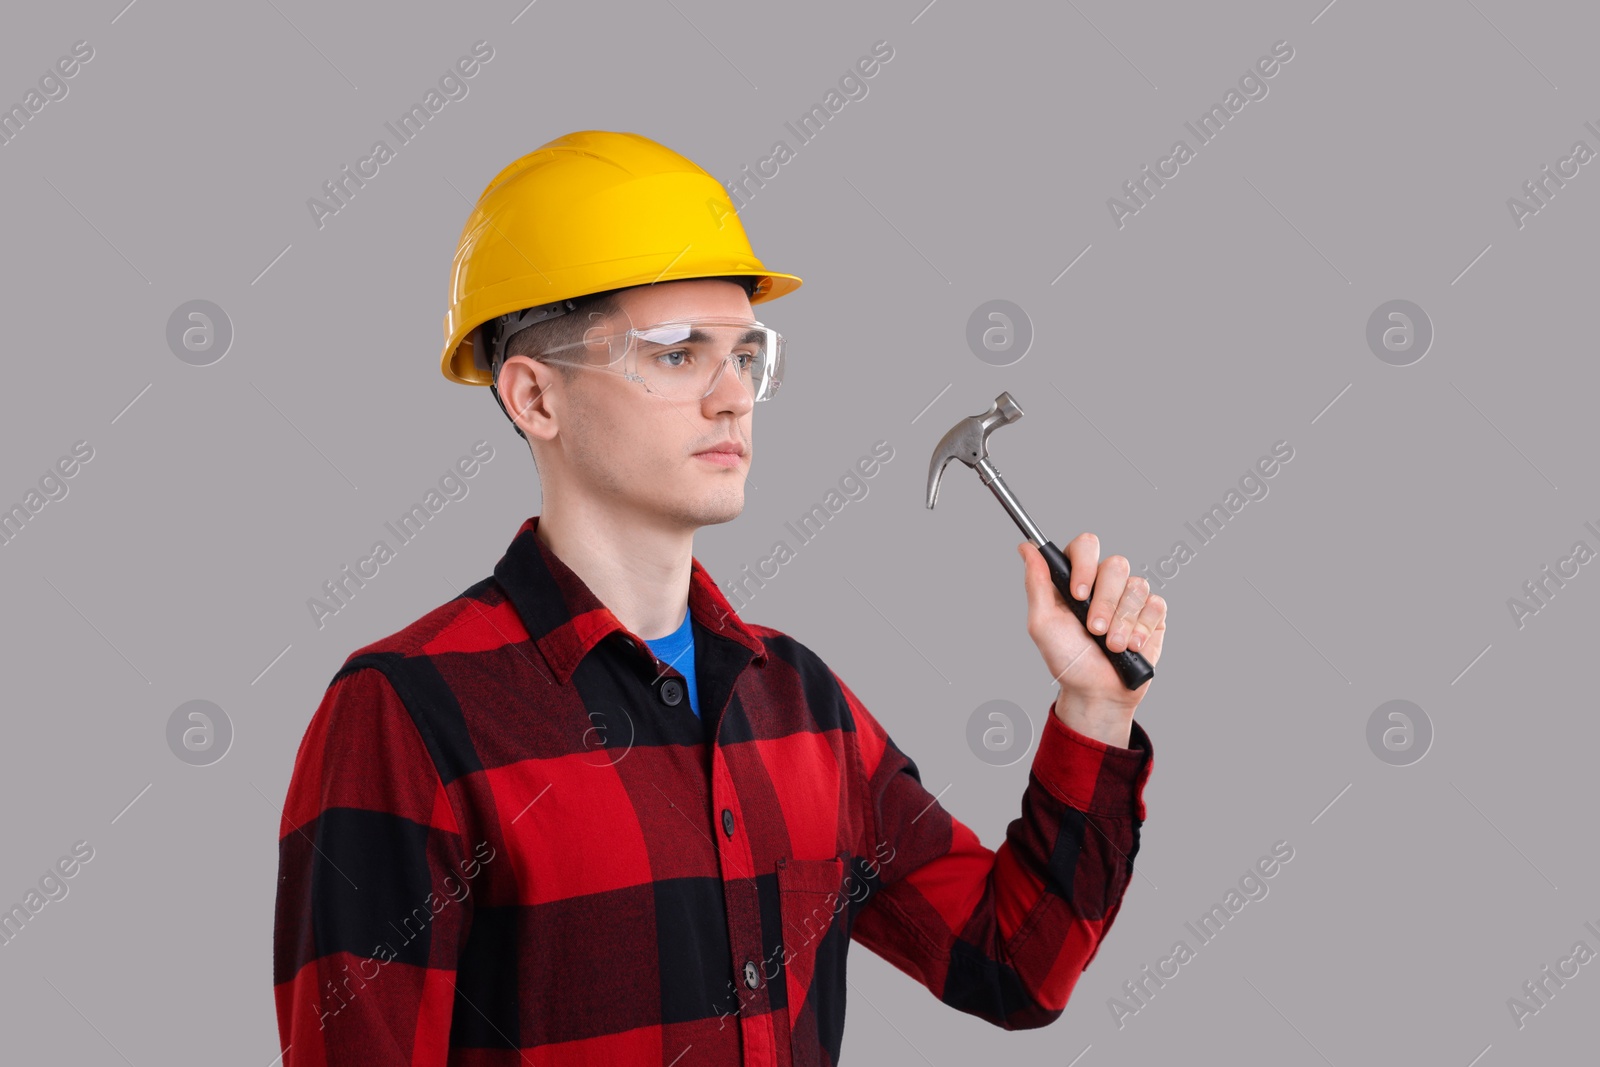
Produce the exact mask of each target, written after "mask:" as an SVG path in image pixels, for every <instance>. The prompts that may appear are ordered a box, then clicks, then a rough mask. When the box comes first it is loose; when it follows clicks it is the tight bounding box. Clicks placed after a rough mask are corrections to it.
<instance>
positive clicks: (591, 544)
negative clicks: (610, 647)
mask: <svg viewBox="0 0 1600 1067" xmlns="http://www.w3.org/2000/svg"><path fill="white" fill-rule="evenodd" d="M534 536H536V537H538V538H539V540H540V542H542V543H543V544H544V545H545V547H547V548H549V549H550V550H551V551H552V552H554V553H555V554H556V556H557V557H558V558H559V559H560V560H561V562H562V563H565V564H566V565H567V566H568V567H570V568H572V571H573V573H574V574H576V575H577V576H578V577H579V578H582V579H583V582H584V584H585V585H587V586H588V587H589V588H590V589H591V590H592V591H593V592H594V594H595V596H597V597H599V598H600V602H601V603H602V604H604V605H605V606H606V607H608V608H610V609H611V613H612V614H613V615H615V616H616V617H617V620H618V621H619V622H621V623H622V625H623V626H626V627H627V628H628V629H629V630H631V631H632V632H633V633H636V634H638V635H639V636H640V637H642V638H644V639H645V640H647V641H654V640H655V639H656V638H658V637H665V636H667V635H668V634H670V633H672V632H673V631H675V630H677V628H678V627H679V626H681V625H682V624H683V619H684V613H685V612H686V611H687V610H688V602H689V573H690V566H691V559H692V557H693V554H694V532H693V531H687V532H684V531H679V530H675V529H666V528H662V527H653V526H647V525H644V524H641V523H639V522H637V521H636V520H634V519H632V518H627V519H624V518H621V517H619V516H615V515H611V514H608V513H606V512H581V511H574V510H571V509H565V508H563V509H561V510H557V511H550V510H549V509H548V508H547V509H546V510H545V511H543V512H541V513H540V515H539V524H538V527H537V529H536V530H535V532H534Z"/></svg>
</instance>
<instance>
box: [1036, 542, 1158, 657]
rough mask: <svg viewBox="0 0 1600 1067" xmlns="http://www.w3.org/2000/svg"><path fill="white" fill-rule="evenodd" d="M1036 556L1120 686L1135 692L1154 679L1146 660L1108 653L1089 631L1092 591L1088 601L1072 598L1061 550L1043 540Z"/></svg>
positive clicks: (1099, 637)
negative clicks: (1118, 680) (1111, 668)
mask: <svg viewBox="0 0 1600 1067" xmlns="http://www.w3.org/2000/svg"><path fill="white" fill-rule="evenodd" d="M1039 554H1040V555H1042V556H1043V557H1044V561H1045V562H1046V563H1048V564H1049V565H1050V580H1051V581H1052V582H1054V583H1055V586H1056V588H1057V589H1059V590H1060V591H1061V596H1062V599H1064V600H1066V602H1067V605H1068V606H1069V607H1070V608H1072V613H1073V614H1074V615H1076V616H1077V617H1078V621H1079V622H1080V623H1082V624H1083V630H1084V633H1087V634H1088V635H1089V636H1090V637H1092V638H1094V642H1095V644H1097V645H1099V646H1100V651H1101V652H1104V653H1105V655H1106V658H1107V659H1109V660H1110V661H1111V666H1113V667H1115V668H1116V669H1117V674H1118V675H1119V676H1120V677H1121V678H1122V684H1123V685H1124V686H1126V687H1127V688H1129V689H1137V688H1139V687H1140V686H1141V685H1143V684H1144V683H1146V682H1148V681H1149V680H1150V679H1151V678H1154V677H1155V674H1156V672H1155V668H1154V667H1152V666H1150V663H1149V661H1148V660H1146V659H1145V658H1144V657H1143V656H1141V655H1139V653H1137V652H1134V651H1133V650H1131V649H1124V650H1123V651H1121V652H1112V651H1110V650H1109V649H1107V648H1106V637H1105V634H1097V633H1095V632H1094V631H1092V630H1090V629H1089V601H1090V600H1093V599H1094V589H1093V587H1091V588H1090V590H1089V599H1088V600H1079V599H1078V598H1077V597H1075V596H1073V595H1072V587H1071V586H1070V585H1069V584H1068V579H1069V578H1070V577H1071V575H1072V567H1071V565H1070V564H1069V563H1068V562H1067V557H1065V556H1063V555H1062V554H1061V550H1060V549H1059V548H1057V547H1056V546H1055V543H1054V542H1052V541H1046V542H1045V543H1044V544H1042V545H1040V546H1039Z"/></svg>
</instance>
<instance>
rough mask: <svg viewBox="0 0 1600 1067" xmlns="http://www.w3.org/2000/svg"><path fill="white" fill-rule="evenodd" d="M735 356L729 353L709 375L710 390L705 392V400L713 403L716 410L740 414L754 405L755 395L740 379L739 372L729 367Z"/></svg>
mask: <svg viewBox="0 0 1600 1067" xmlns="http://www.w3.org/2000/svg"><path fill="white" fill-rule="evenodd" d="M737 358H738V356H737V355H730V356H728V357H727V358H726V359H724V360H723V361H722V362H721V363H719V364H718V365H717V369H716V370H715V371H713V372H712V375H711V391H710V392H708V393H707V394H706V396H705V400H706V402H707V403H710V404H713V405H715V406H716V408H717V410H724V409H725V410H729V411H733V412H735V413H737V414H741V415H742V414H744V413H745V412H746V411H749V410H750V408H751V407H753V406H754V405H755V397H754V396H752V395H751V392H750V388H749V387H748V386H747V385H745V383H744V382H743V381H742V380H741V379H740V377H739V372H738V371H737V370H732V369H730V368H731V365H732V364H733V361H734V360H735V359H737Z"/></svg>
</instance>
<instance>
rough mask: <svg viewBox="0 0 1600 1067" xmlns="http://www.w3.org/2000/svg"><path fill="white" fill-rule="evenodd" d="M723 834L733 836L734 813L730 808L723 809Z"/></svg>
mask: <svg viewBox="0 0 1600 1067" xmlns="http://www.w3.org/2000/svg"><path fill="white" fill-rule="evenodd" d="M722 832H723V833H725V834H727V835H728V836H729V837H732V836H733V811H732V810H731V809H728V808H723V809H722Z"/></svg>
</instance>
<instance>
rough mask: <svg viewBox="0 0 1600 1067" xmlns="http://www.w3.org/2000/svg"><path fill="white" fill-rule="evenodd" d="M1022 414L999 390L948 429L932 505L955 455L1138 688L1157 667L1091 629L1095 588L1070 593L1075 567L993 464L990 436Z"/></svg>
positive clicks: (934, 469)
mask: <svg viewBox="0 0 1600 1067" xmlns="http://www.w3.org/2000/svg"><path fill="white" fill-rule="evenodd" d="M1020 418H1022V408H1021V406H1020V405H1019V404H1018V403H1017V402H1016V401H1015V400H1013V399H1012V398H1011V394H1010V393H1001V394H1000V395H999V396H997V397H995V399H994V403H993V404H990V405H989V410H988V411H985V412H984V413H983V414H982V415H969V416H968V417H967V418H964V419H962V420H961V421H960V422H958V423H956V424H955V425H954V426H952V427H951V428H950V432H949V433H947V434H945V435H944V437H943V438H941V439H940V441H939V447H937V448H935V449H934V450H933V459H932V461H931V462H930V463H929V464H928V507H930V508H931V507H933V505H934V503H935V502H936V501H937V500H938V499H939V478H940V476H941V475H943V474H944V468H945V464H947V463H949V462H950V461H951V460H952V459H959V460H960V461H961V462H963V463H965V464H966V465H967V466H969V467H971V468H972V469H973V470H975V471H977V472H978V477H979V478H981V479H982V480H983V484H984V485H987V486H988V487H989V488H990V489H991V490H993V492H994V495H995V496H996V497H997V498H998V499H999V501H1000V503H1001V504H1002V505H1004V507H1005V509H1006V511H1007V512H1008V513H1009V514H1010V515H1011V518H1012V519H1014V520H1015V521H1016V524H1017V525H1018V526H1019V527H1021V529H1022V532H1023V534H1025V535H1026V536H1027V538H1028V540H1030V541H1032V542H1033V543H1034V545H1036V546H1037V547H1038V549H1039V554H1040V555H1042V556H1043V557H1044V561H1045V562H1046V563H1048V564H1049V565H1050V580H1051V581H1052V582H1054V583H1055V586H1056V588H1057V589H1058V590H1060V591H1061V596H1062V598H1063V599H1065V600H1066V602H1067V605H1068V606H1069V607H1071V608H1072V613H1073V614H1074V615H1076V616H1078V621H1079V622H1080V623H1082V624H1084V632H1085V633H1088V634H1089V636H1090V637H1092V638H1094V641H1095V644H1097V645H1099V646H1100V651H1101V652H1104V653H1105V655H1106V658H1107V659H1109V660H1110V661H1111V666H1113V667H1115V668H1116V670H1117V674H1118V675H1119V676H1120V677H1121V678H1122V684H1123V685H1125V686H1126V687H1128V688H1129V689H1137V688H1139V687H1140V686H1141V685H1143V684H1144V683H1145V682H1148V681H1149V680H1150V679H1151V678H1153V677H1155V673H1156V672H1155V668H1153V667H1151V666H1150V664H1149V662H1148V661H1147V660H1146V659H1145V658H1144V657H1143V656H1141V655H1139V653H1137V652H1134V651H1132V650H1131V649H1125V650H1123V651H1121V652H1112V651H1110V650H1109V649H1107V648H1106V639H1105V635H1104V634H1097V633H1091V632H1090V631H1089V627H1088V622H1089V601H1090V600H1092V599H1094V590H1093V589H1091V590H1090V591H1089V597H1088V598H1087V599H1084V600H1079V599H1077V598H1076V597H1074V596H1073V595H1072V594H1071V593H1070V592H1069V591H1068V590H1069V586H1068V584H1067V583H1068V578H1069V577H1070V575H1071V572H1072V568H1071V565H1070V564H1068V562H1067V557H1065V556H1063V555H1062V554H1061V550H1060V549H1059V548H1057V547H1056V546H1055V545H1054V544H1052V543H1051V542H1050V541H1048V540H1046V539H1045V536H1044V534H1042V533H1040V532H1039V527H1038V526H1036V525H1034V522H1033V520H1032V519H1030V518H1029V517H1028V513H1027V512H1026V511H1024V510H1023V509H1022V504H1021V503H1020V502H1019V501H1018V500H1017V498H1016V497H1015V496H1014V495H1012V492H1011V490H1010V488H1008V487H1007V485H1006V483H1005V479H1004V478H1002V477H1000V472H999V471H998V470H997V469H995V466H994V464H993V463H990V462H989V435H990V434H991V433H993V432H994V431H995V429H996V428H998V427H1001V426H1006V425H1009V424H1011V423H1013V422H1016V421H1017V420H1018V419H1020ZM1108 632H1109V631H1108Z"/></svg>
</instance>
